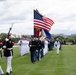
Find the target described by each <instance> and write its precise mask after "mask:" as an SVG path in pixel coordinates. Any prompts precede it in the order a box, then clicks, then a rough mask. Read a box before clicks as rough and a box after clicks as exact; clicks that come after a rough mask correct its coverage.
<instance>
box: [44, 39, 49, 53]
mask: <svg viewBox="0 0 76 75" xmlns="http://www.w3.org/2000/svg"><path fill="white" fill-rule="evenodd" d="M47 52H48V41H47V39H46V38H45V40H44V49H43V55H45V54H46V53H47Z"/></svg>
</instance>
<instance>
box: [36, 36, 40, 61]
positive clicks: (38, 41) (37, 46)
mask: <svg viewBox="0 0 76 75" xmlns="http://www.w3.org/2000/svg"><path fill="white" fill-rule="evenodd" d="M36 38H37V39H36V51H37V59H38V61H39V60H40V59H41V40H40V39H39V37H36Z"/></svg>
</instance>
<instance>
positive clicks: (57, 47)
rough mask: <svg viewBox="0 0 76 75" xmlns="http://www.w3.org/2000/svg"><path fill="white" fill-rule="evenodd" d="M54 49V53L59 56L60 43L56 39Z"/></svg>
mask: <svg viewBox="0 0 76 75" xmlns="http://www.w3.org/2000/svg"><path fill="white" fill-rule="evenodd" d="M54 47H55V48H56V53H57V54H59V48H60V42H59V39H58V38H57V39H56V41H55V43H54Z"/></svg>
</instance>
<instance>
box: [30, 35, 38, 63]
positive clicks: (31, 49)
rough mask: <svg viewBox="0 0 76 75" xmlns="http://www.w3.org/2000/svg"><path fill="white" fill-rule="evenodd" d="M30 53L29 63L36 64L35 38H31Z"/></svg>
mask: <svg viewBox="0 0 76 75" xmlns="http://www.w3.org/2000/svg"><path fill="white" fill-rule="evenodd" d="M29 47H30V53H31V62H32V63H35V62H36V37H35V36H32V39H31V41H30V42H29Z"/></svg>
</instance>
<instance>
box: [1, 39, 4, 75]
mask: <svg viewBox="0 0 76 75" xmlns="http://www.w3.org/2000/svg"><path fill="white" fill-rule="evenodd" d="M1 50H2V41H1V38H0V58H2V51H1ZM0 75H4V72H3V70H2V68H1V65H0Z"/></svg>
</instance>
